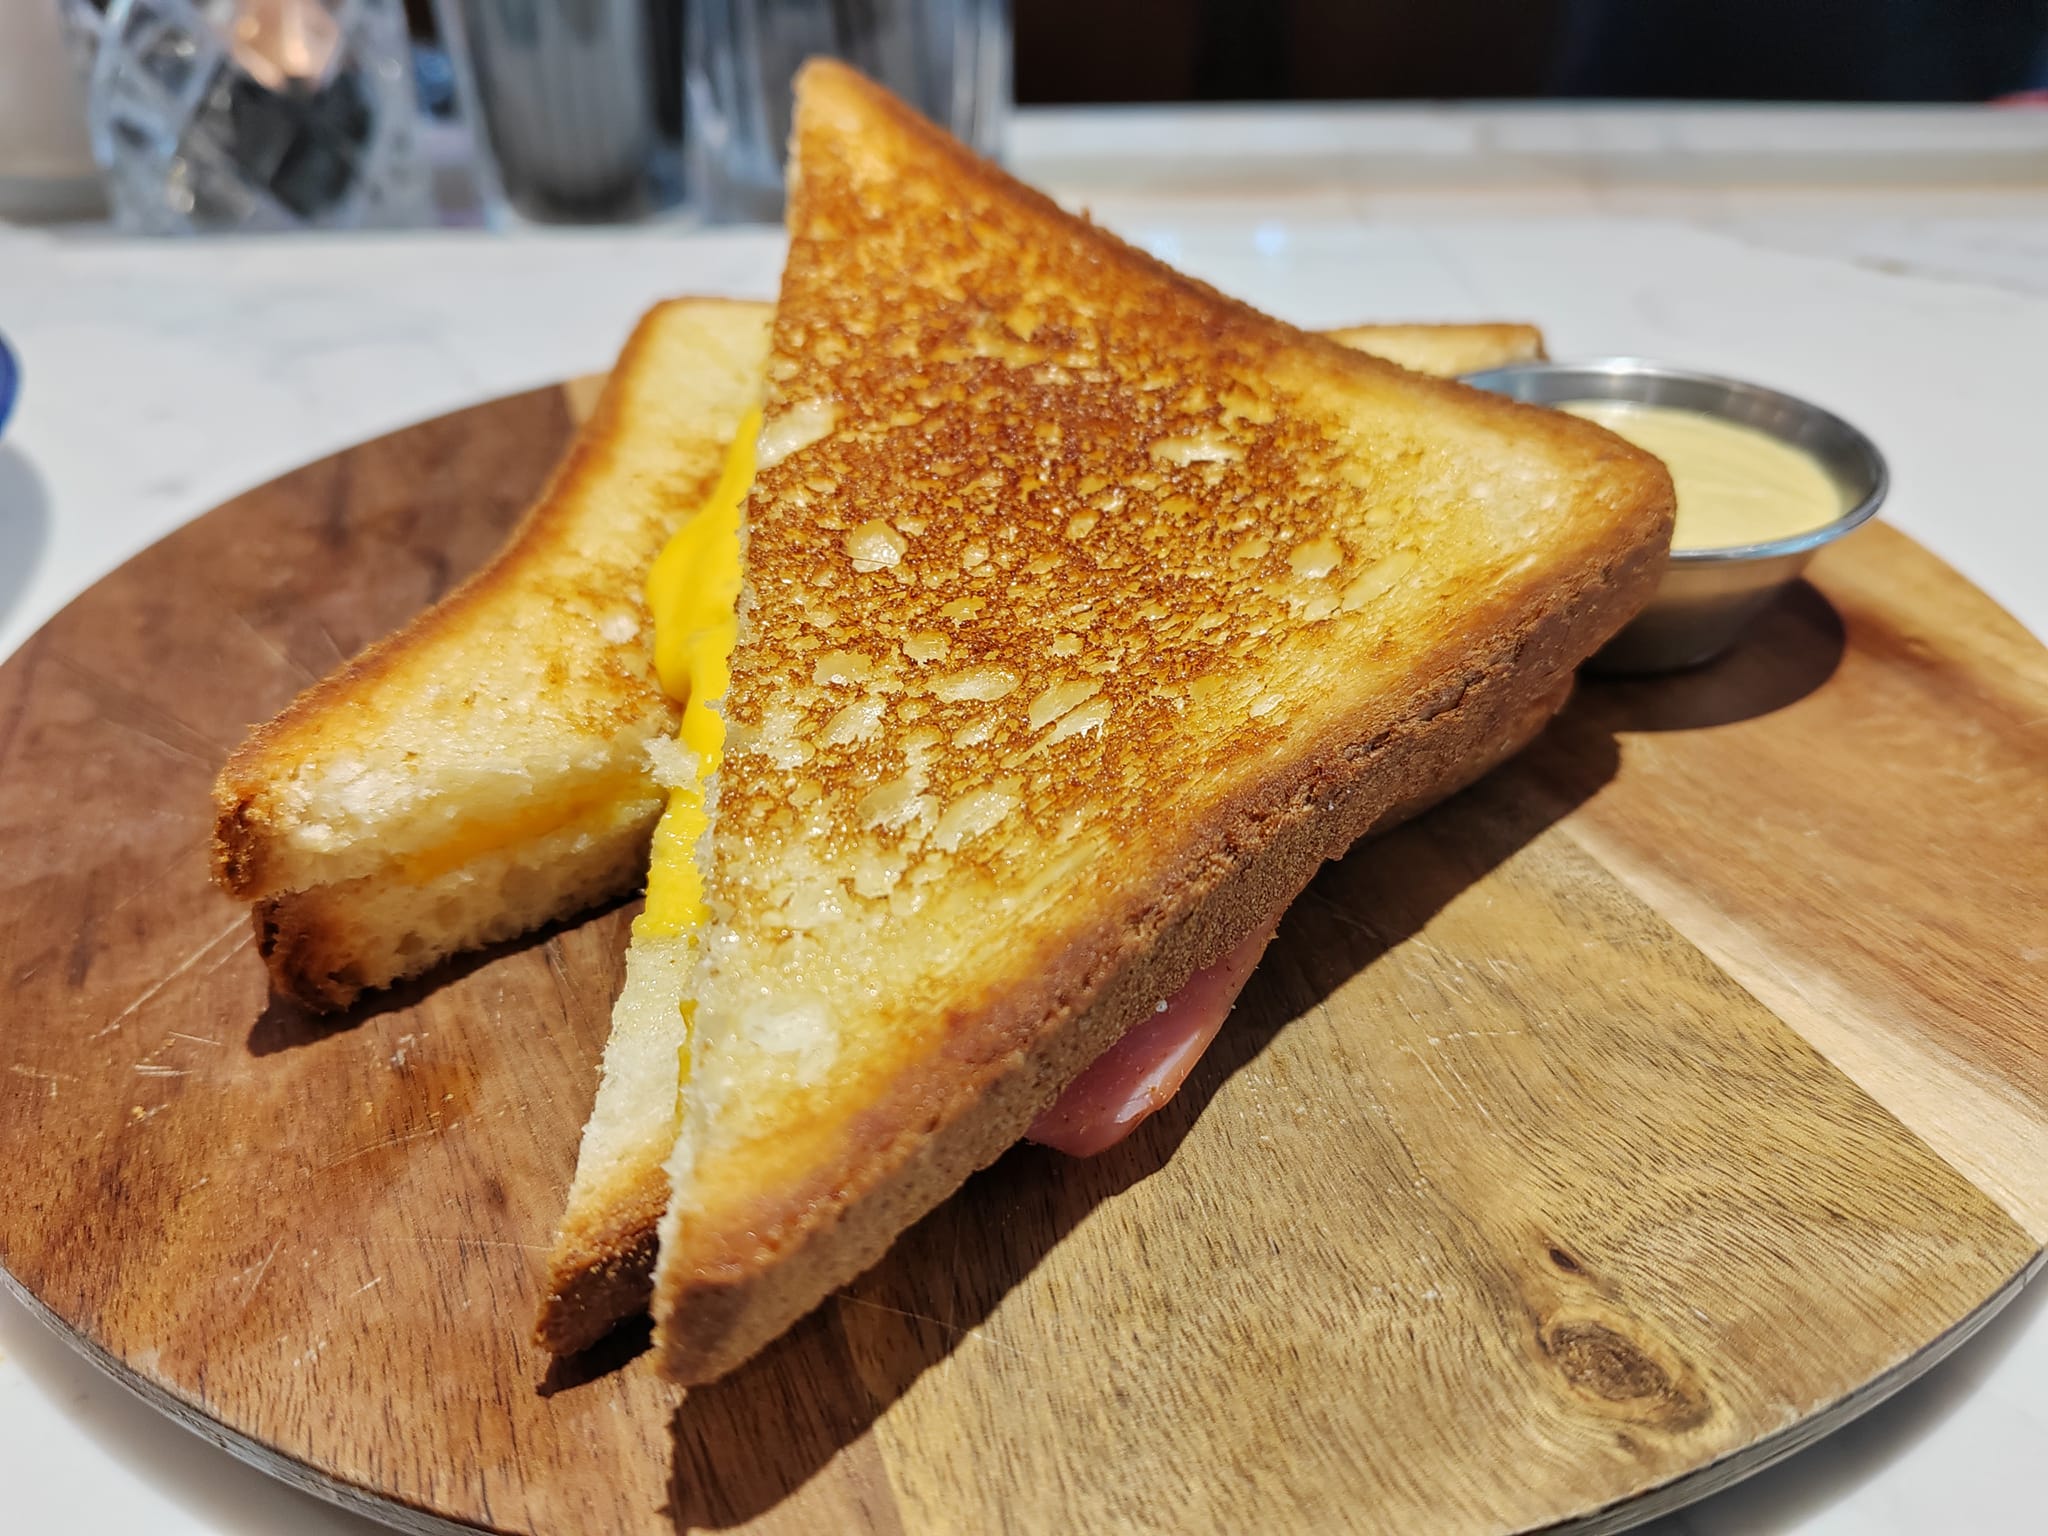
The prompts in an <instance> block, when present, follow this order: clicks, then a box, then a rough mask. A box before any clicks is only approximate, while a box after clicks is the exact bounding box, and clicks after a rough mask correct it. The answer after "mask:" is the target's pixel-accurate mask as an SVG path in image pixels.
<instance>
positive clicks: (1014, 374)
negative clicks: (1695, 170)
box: [654, 63, 1673, 1382]
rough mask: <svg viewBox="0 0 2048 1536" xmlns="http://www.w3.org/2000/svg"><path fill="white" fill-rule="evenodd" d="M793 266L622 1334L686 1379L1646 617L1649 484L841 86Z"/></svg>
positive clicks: (1634, 464)
mask: <svg viewBox="0 0 2048 1536" xmlns="http://www.w3.org/2000/svg"><path fill="white" fill-rule="evenodd" d="M793 145H794V171H793V176H792V184H791V192H790V200H789V227H790V241H791V243H790V254H789V259H788V265H787V267H786V268H785V271H784V275H783V284H782V291H781V299H780V303H779V305H778V308H777V311H776V317H775V329H774V343H773V349H772V354H771V359H770V362H769V369H768V379H769V386H768V396H767V406H766V412H767V416H766V422H765V425H764V427H763V430H762V437H761V448H760V454H759V463H760V469H759V473H758V476H757V478H756V480H755V482H754V486H753V490H752V493H751V495H750V497H749V500H748V504H747V511H746V524H745V551H746V567H745V580H746V586H745V592H744V595H743V597H742V600H741V614H742V628H741V635H740V641H739V645H738V648H737V650H736V651H735V654H734V658H733V665H732V676H731V688H730V692H729V694H728V695H727V700H726V706H725V711H726V718H727V729H728V733H729V734H728V740H727V747H726V756H725V758H724V765H723V767H722V768H721V770H720V771H719V773H718V774H717V776H716V779H715V794H716V803H715V813H714V816H713V820H712V829H711V835H710V839H709V841H710V844H711V848H710V861H709V898H710V904H711V910H712V921H711V923H710V925H709V927H708V928H707V929H706V930H705V932H704V934H703V936H702V946H701V947H702V958H701V959H700V961H699V963H698V967H697V969H696V971H695V974H694V976H693V978H692V981H691V989H692V992H693V995H694V1008H695V1013H694V1023H693V1027H692V1033H691V1038H690V1042H689V1070H688V1072H687V1074H686V1076H685V1079H684V1083H683V1096H682V1112H681V1113H682V1118H681V1124H680V1128H679V1132H678V1135H677V1140H676V1148H675V1153H674V1156H673V1157H672V1159H671V1164H670V1173H671V1183H672V1197H671V1200H670V1203H669V1207H668V1211H667V1214H666V1216H665V1217H664V1220H663V1224H662V1234H661V1253H660V1257H659V1261H658V1267H657V1275H656V1289H655V1297H654V1310H655V1315H656V1321H657V1327H658V1349H659V1352H660V1355H661V1358H662V1361H663V1364H664V1366H665V1368H666V1370H667V1371H668V1372H669V1373H670V1374H672V1375H673V1376H675V1377H676V1378H678V1379H680V1380H682V1381H685V1382H699V1381H705V1380H709V1379H712V1378H714V1377H716V1376H718V1375H720V1374H722V1373H723V1372H725V1371H727V1370H730V1369H731V1368H732V1367H733V1366H734V1365H736V1364H738V1363H739V1362H740V1361H742V1360H744V1359H745V1358H746V1357H747V1356H749V1355H750V1354H752V1353H753V1352H754V1351H755V1350H757V1349H759V1348H760V1347H761V1346H762V1345H763V1344H764V1343H766V1342H767V1341H768V1340H769V1339H771V1338H773V1337H774V1336H775V1335H776V1334H777V1333H779V1332H780V1331H781V1330H782V1329H783V1328H785V1327H786V1326H788V1324H789V1323H790V1322H792V1321H793V1320H794V1319H796V1318H797V1317H798V1316H800V1315H801V1314H802V1313H804V1312H805V1311H807V1310H809V1308H810V1307H812V1306H813V1305H814V1304H815V1303H816V1302H817V1301H818V1300H819V1298H820V1297H822V1296H824V1295H825V1294H826V1293H827V1292H828V1291H830V1290H831V1288H832V1287H834V1286H836V1285H839V1284H841V1283H843V1282H845V1281H846V1280H847V1279H849V1278H851V1277H852V1276H853V1275H855V1274H857V1273H858V1272H859V1271H861V1270H862V1269H864V1268H865V1267H867V1266H868V1265H869V1264H871V1263H872V1262H873V1261H874V1260H875V1259H876V1258H877V1257H878V1256H879V1255H880V1253H881V1252H882V1250H883V1249H884V1248H885V1247H886V1246H887V1244H888V1243H889V1242H890V1241H891V1240H892V1239H893V1238H894V1237H895V1236H896V1234H897V1233H898V1232H900V1231H901V1230H902V1229H903V1228H904V1227H905V1226H907V1225H908V1224H909V1223H910V1222H912V1221H914V1220H915V1219H916V1218H917V1217H918V1216H919V1215H921V1214H922V1213H923V1212H925V1211H927V1210H929V1209H930V1208H931V1207H932V1206H933V1205H934V1204H936V1203H937V1202H938V1201H939V1200H941V1199H943V1198H944V1197H945V1196H946V1195H948V1194H949V1193H951V1192H952V1191H953V1190H954V1189H955V1188H957V1187H958V1186H959V1184H960V1183H961V1182H962V1180H963V1179H965V1177H966V1176H967V1175H968V1174H969V1173H970V1172H971V1171H973V1170H974V1169H975V1168H977V1167H980V1166H981V1165H983V1164H985V1163H987V1162H989V1161H990V1160H992V1159H993V1158H994V1157H996V1156H997V1155H998V1154H999V1153H1001V1151H1002V1150H1003V1149H1004V1148H1005V1147H1007V1146H1008V1145H1010V1143H1012V1142H1013V1141H1015V1140H1016V1139H1017V1137H1018V1136H1019V1135H1020V1134H1021V1133H1022V1132H1023V1131H1024V1130H1025V1128H1026V1127H1027V1125H1028V1124H1029V1123H1030V1121H1031V1120H1032V1118H1033V1117H1034V1116H1035V1115H1036V1114H1038V1113H1039V1112H1040V1111H1041V1110H1043V1109H1044V1108H1045V1107H1046V1106H1047V1104H1049V1103H1050V1102H1051V1100H1052V1099H1053V1098H1054V1096H1055V1095H1056V1094H1057V1093H1058V1092H1059V1090H1060V1089H1061V1088H1062V1087H1063V1086H1064V1085H1065V1084H1066V1083H1067V1082H1068V1081H1069V1080H1070V1079H1071V1078H1072V1077H1073V1076H1074V1075H1075V1074H1076V1073H1078V1072H1079V1071H1080V1070H1081V1068H1082V1067H1084V1066H1085V1065H1086V1064H1087V1063H1088V1062H1090V1061H1092V1060H1093V1059H1094V1058H1095V1057H1096V1056H1097V1055H1098V1054H1099V1053H1100V1052H1101V1051H1102V1050H1103V1049H1104V1048H1105V1047H1106V1046H1107V1045H1108V1044H1109V1043H1110V1042H1111V1041H1113V1040H1114V1039H1116V1038H1117V1037H1118V1036H1119V1035H1120V1034H1121V1033H1122V1032H1123V1031H1124V1030H1125V1029H1126V1028H1127V1027H1128V1026H1129V1025H1130V1024H1131V1023H1132V1022H1133V1021H1134V1020H1136V1019H1137V1018H1139V1017H1141V1016H1143V1015H1145V1014H1148V1013H1149V1012H1150V1011H1151V1010H1152V1009H1153V1008H1154V1007H1155V1005H1156V1003H1157V1002H1158V1000H1159V999H1161V998H1164V997H1167V996H1169V995H1171V994H1172V993H1173V992H1175V991H1176V990H1177V989H1178V988H1179V987H1180V985H1181V984H1182V983H1183V982H1184V981H1185V980H1186V979H1187V977H1188V976H1189V975H1190V974H1191V973H1192V972H1193V971H1194V970H1195V969H1197V968H1198V967H1201V966H1205V965H1209V964H1212V963H1214V962H1215V961H1217V960H1218V959H1219V958H1220V957H1221V956H1222V955H1223V954H1224V953H1225V952H1226V951H1227V950H1229V949H1230V948H1231V947H1232V945H1233V944H1234V943H1236V942H1237V941H1238V940H1239V939H1240V938H1241V937H1243V936H1244V935H1246V934H1248V933H1250V932H1251V931H1252V930H1253V929H1254V928H1256V927H1258V926H1259V925H1261V924H1263V923H1265V922H1267V921H1269V920H1270V917H1271V915H1272V914H1273V913H1274V912H1275V911H1276V910H1277V909H1278V908H1280V907H1281V906H1282V905H1284V904H1285V903H1286V902H1287V901H1288V900H1290V899H1291V898H1292V897H1293V896H1294V895H1295V893H1296V892H1298V891H1299V890H1300V888H1301V887H1302V885H1303V884H1304V882H1306V881H1307V879H1308V878H1309V876H1310V875H1311V874H1312V872H1313V871H1314V869H1315V868H1316V866H1317V865H1318V864H1319V863H1320V862H1321V861H1322V860H1323V859H1325V858H1328V857H1331V856H1333V855H1335V854H1337V853H1340V852H1342V851H1343V850H1344V849H1345V848H1346V847H1347V846H1348V845H1349V844H1350V843H1351V842H1352V840H1353V839H1355V838H1356V837H1357V836H1358V835H1359V834H1360V833H1362V832H1364V831H1365V830H1367V829H1368V828H1369V827H1370V826H1372V825H1373V824H1374V823H1375V822H1376V821H1378V820H1379V819H1381V817H1382V816H1384V815H1386V814H1387V813H1389V812H1390V811H1392V810H1394V809H1396V808H1398V807H1402V806H1406V805H1411V804H1413V803H1416V802H1418V801H1421V800H1423V799H1426V798H1427V797H1428V795H1430V794H1431V793H1433V792H1435V791H1437V790H1438V789H1440V788H1441V787H1442V786H1445V785H1448V784H1451V783H1454V782H1456V781H1458V780H1459V779H1461V778H1462V777H1465V776H1467V775H1468V774H1469V773H1470V772H1471V771H1472V769H1473V767H1474V766H1475V765H1480V764H1484V763H1485V762H1486V761H1488V760H1489V759H1490V758H1491V757H1492V756H1493V755H1494V754H1495V753H1497V752H1498V750H1499V744H1500V743H1501V742H1502V741H1503V740H1504V739H1507V738H1508V737H1510V736H1511V735H1512V733H1513V730H1514V727H1515V722H1517V721H1518V720H1521V719H1523V718H1525V717H1526V715H1527V714H1528V713H1529V711H1530V710H1531V709H1532V707H1534V706H1537V705H1539V704H1540V703H1541V701H1545V700H1549V699H1553V698H1554V697H1555V696H1556V695H1557V693H1558V692H1559V690H1560V689H1561V688H1562V686H1563V685H1564V682H1565V680H1566V678H1567V676H1568V674H1569V672H1570V671H1571V669H1572V668H1573V667H1574V666H1575V665H1576V663H1577V662H1579V661H1580V660H1581V659H1582V658H1584V657H1585V656H1586V655H1588V654H1589V653H1590V652H1591V651H1592V650H1593V649H1594V648H1595V647H1596V646H1598V645H1599V644H1600V643H1601V642H1602V641H1603V640H1605V639H1606V638H1607V637H1608V636H1609V635H1611V634H1612V633H1613V632H1614V631H1615V630H1616V629H1617V628H1618V627H1619V626H1620V625H1621V624H1622V623H1623V622H1624V621H1625V620H1626V619H1627V618H1628V617H1629V616H1630V615H1631V614H1632V613H1634V612H1635V611H1636V610H1637V608H1638V607H1639V606H1640V605H1641V603H1642V602H1643V601H1644V599H1645V598H1646V597H1647V595H1648V593H1649V591H1650V588H1651V586H1652V584H1653V583H1654V581H1655V580H1656V577H1657V573H1658V570H1659V568H1660V567H1661V565H1662V563H1663V559H1664V554H1665V550H1666V548H1667V546H1668V543H1669V538H1670V528H1671V517H1672V507H1673V495H1672V489H1671V481H1670V478H1669V476H1668V475H1667V474H1666V473H1665V471H1664V469H1663V467H1662V465H1660V464H1659V463H1658V462H1657V461H1656V460H1655V459H1653V458H1651V457H1650V456H1648V455H1646V454H1643V453H1641V452H1638V451H1637V450H1635V449H1633V448H1631V447H1629V446H1628V445H1626V444H1625V443H1623V442H1621V441H1620V440H1619V439H1618V438H1615V437H1613V436H1611V435H1610V434H1607V433H1605V432H1602V431H1600V430H1597V429H1594V428H1591V427H1589V426H1588V424H1586V423H1583V422H1580V421H1578V420H1576V419H1574V418H1570V417H1565V416H1561V415H1558V414H1553V413H1550V412H1545V411H1540V410H1534V409H1531V408H1528V407H1524V406H1520V405H1516V404H1514V403H1511V402H1509V401H1506V400H1504V399H1500V398H1496V397H1492V396H1486V395H1481V394H1478V393H1476V392H1473V391H1469V390H1466V389H1463V388H1461V387H1459V386H1456V385H1453V384H1447V383H1443V382H1439V381H1436V380H1431V379H1426V378H1423V377H1421V376H1419V375H1416V374H1413V373H1409V372H1406V371H1404V370H1402V369H1399V368H1397V367H1394V366H1391V365H1389V364H1386V363H1384V362H1380V361H1377V360H1374V359H1371V358H1368V357H1366V356H1363V355H1361V354H1359V353H1357V352H1354V351H1349V350H1347V349H1345V348H1344V347H1342V346H1339V345H1338V344H1336V343H1334V342H1331V341H1328V340H1326V339H1322V338H1318V337H1315V336H1311V335H1308V334H1305V333H1303V332H1300V331H1297V330H1294V329H1293V328H1291V327H1288V326H1286V325H1282V324H1280V323H1279V322H1277V321H1274V320H1271V319H1268V318H1266V317H1265V316H1263V315H1260V314H1258V313H1256V312H1254V311H1253V310H1251V309H1249V308H1247V307H1245V306H1243V305H1241V304H1237V303H1234V302H1232V301H1231V300H1229V299H1226V298H1224V297H1223V296H1222V295H1220V294H1218V293H1216V292H1214V291H1213V290H1211V289H1209V288H1207V287H1205V286H1203V285H1201V284H1199V283H1196V282H1192V281H1190V280H1188V279H1186V278H1184V277H1181V276H1179V275H1177V274H1175V273H1173V272H1172V271H1170V270H1168V269H1167V268H1165V267H1163V266H1161V265H1160V264H1159V263H1157V262H1155V261H1153V260H1151V259H1150V258H1148V257H1146V256H1145V255H1143V254H1142V253H1140V252H1138V251H1136V250H1133V249H1132V248H1130V247H1128V246H1126V245H1124V244H1122V243H1121V242H1119V241H1117V240H1115V239H1113V238H1112V237H1110V236H1108V235H1106V234H1104V233H1102V232H1101V231H1099V230H1097V229H1095V228H1094V227H1092V226H1091V225H1089V224H1087V223H1086V222H1084V221H1082V220H1080V219H1077V218H1074V217H1071V216H1069V215H1067V214H1065V213H1063V212H1062V211H1061V210H1060V209H1058V208H1057V207H1056V206H1055V205H1053V204H1052V203H1051V202H1049V201H1048V200H1046V199H1045V198H1043V197H1041V196H1039V195H1038V194H1036V193H1035V192H1032V191H1030V190H1029V189H1027V188H1025V187H1023V186H1021V185H1019V184H1017V183H1016V182H1014V181H1012V180H1011V179H1009V178H1008V177H1006V176H1005V175H1003V174H1002V173H1001V172H1000V171H998V170H996V169H995V168H993V167H991V166H989V165H987V164H986V163H984V162H981V161H979V160H977V159H975V158H974V157H973V156H972V155H971V154H970V153H969V152H968V151H967V150H965V149H964V148H962V147H961V146H960V145H958V144H957V143H955V142H954V141H952V140H950V139H948V138H947V137H946V136H945V135H943V134H942V133H941V132H940V131H939V130H937V129H936V128H934V127H932V126H931V125H930V124H928V123H926V122H925V121H923V120H922V119H920V118H918V117H916V116H915V115H914V114H912V113H911V112H910V111H908V109H906V108H904V107H903V106H902V105H901V104H900V103H898V102H896V101H895V100H894V99H893V98H891V97H889V96H888V95H887V94H886V93H884V92H882V91H881V90H880V89H879V88H877V87H875V86H873V85H872V84H870V83H869V82H867V81H865V80H864V79H862V78H861V77H860V76H858V75H856V74H854V73H853V72H851V71H849V70H847V69H846V68H844V67H842V66H838V65H832V64H824V63H815V64H812V65H810V66H808V67H807V68H806V70H805V72H804V74H803V75H802V76H801V77H800V82H799V87H798V106H797V116H796V128H795V133H794V136H793Z"/></svg>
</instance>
